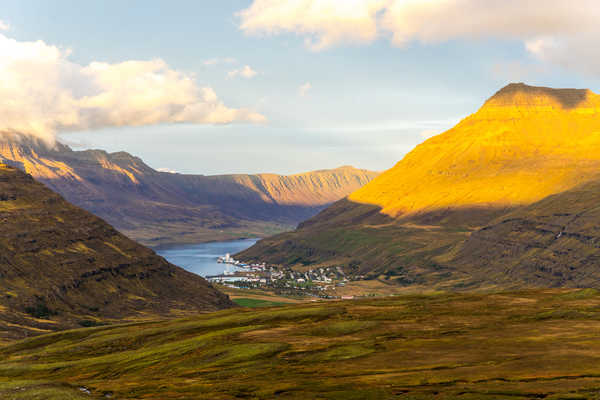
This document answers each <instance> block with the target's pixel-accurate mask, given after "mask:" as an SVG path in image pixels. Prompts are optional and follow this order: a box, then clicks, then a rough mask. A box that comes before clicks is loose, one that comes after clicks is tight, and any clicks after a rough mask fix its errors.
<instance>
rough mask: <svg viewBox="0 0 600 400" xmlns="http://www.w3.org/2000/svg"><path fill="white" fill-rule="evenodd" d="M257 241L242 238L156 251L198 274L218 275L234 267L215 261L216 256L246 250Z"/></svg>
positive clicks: (170, 260)
mask: <svg viewBox="0 0 600 400" xmlns="http://www.w3.org/2000/svg"><path fill="white" fill-rule="evenodd" d="M257 241H258V239H242V240H229V241H226V242H210V243H198V244H186V245H181V246H174V247H168V248H165V249H160V250H157V251H156V253H158V255H160V256H162V257H164V258H165V259H166V260H167V261H169V262H170V263H172V264H175V265H178V266H180V267H181V268H184V269H186V270H188V271H190V272H193V273H195V274H198V275H200V276H208V275H218V274H222V273H223V271H225V270H228V271H234V270H235V269H236V268H235V267H234V266H233V265H230V264H219V263H217V257H222V256H224V255H225V254H226V253H229V254H231V255H233V254H235V253H238V252H240V251H242V250H246V249H247V248H248V247H250V246H252V245H253V244H254V243H256V242H257Z"/></svg>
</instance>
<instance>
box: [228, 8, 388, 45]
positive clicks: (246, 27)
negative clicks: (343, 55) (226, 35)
mask: <svg viewBox="0 0 600 400" xmlns="http://www.w3.org/2000/svg"><path fill="white" fill-rule="evenodd" d="M387 2H388V1H387V0H254V2H253V3H252V4H251V5H250V7H248V8H247V9H245V10H242V11H240V12H238V13H237V15H238V17H239V18H240V20H241V23H240V28H241V29H242V30H243V31H244V32H246V33H248V34H260V33H265V34H279V33H282V32H293V33H298V34H300V35H303V36H305V37H306V44H307V46H308V47H309V48H311V49H313V50H323V49H325V48H328V47H330V46H332V45H334V44H337V43H339V42H362V43H366V42H370V41H372V40H373V39H375V38H376V36H377V23H376V18H377V13H378V12H379V11H380V10H381V8H382V7H383V6H384V5H385V4H386V3H387Z"/></svg>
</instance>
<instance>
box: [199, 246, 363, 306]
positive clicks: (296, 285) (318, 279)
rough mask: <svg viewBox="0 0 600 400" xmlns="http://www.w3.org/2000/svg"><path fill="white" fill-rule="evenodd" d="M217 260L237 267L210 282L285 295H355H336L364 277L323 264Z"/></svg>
mask: <svg viewBox="0 0 600 400" xmlns="http://www.w3.org/2000/svg"><path fill="white" fill-rule="evenodd" d="M217 262H219V263H223V264H229V265H232V266H234V267H235V269H234V270H233V271H230V270H225V271H224V272H223V274H220V275H213V276H207V277H206V279H208V280H209V281H210V282H214V283H218V284H222V285H224V286H228V287H231V288H237V289H264V290H269V291H272V292H274V293H275V294H278V295H283V296H301V297H304V296H310V297H318V298H322V299H340V298H344V299H345V298H351V297H352V296H338V295H336V288H341V287H344V286H345V285H346V283H347V282H349V281H350V280H354V279H356V278H362V277H351V276H347V274H346V273H344V271H343V270H342V268H340V267H321V268H315V269H310V268H309V269H307V270H306V271H297V270H293V269H291V268H289V267H285V266H280V265H267V264H266V263H261V264H258V263H251V264H245V263H242V262H240V261H239V260H235V259H234V258H232V257H231V256H230V255H229V254H226V255H225V256H224V257H219V258H218V260H217Z"/></svg>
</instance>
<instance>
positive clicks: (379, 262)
mask: <svg viewBox="0 0 600 400" xmlns="http://www.w3.org/2000/svg"><path fill="white" fill-rule="evenodd" d="M599 172H600V96H598V95H596V94H594V93H592V92H590V91H589V90H578V89H550V88H541V87H531V86H527V85H524V84H511V85H508V86H507V87H505V88H503V89H501V90H500V91H499V92H497V93H496V94H495V95H494V96H492V97H491V98H490V99H489V100H488V101H486V102H485V104H484V105H483V106H482V107H481V109H480V110H479V111H477V112H476V113H475V114H473V115H471V116H469V117H467V118H465V119H464V120H462V121H461V122H460V123H459V124H458V125H456V126H455V127H454V128H452V129H450V130H449V131H447V132H444V133H442V134H440V135H438V136H436V137H433V138H431V139H429V140H427V141H425V142H424V143H422V144H420V145H419V146H417V147H416V148H415V149H414V150H413V151H412V152H410V153H409V154H408V155H407V156H406V157H405V158H404V159H403V160H401V161H400V162H399V163H398V164H397V165H396V166H394V167H393V168H391V169H390V170H388V171H386V172H384V173H382V174H381V175H380V176H379V177H377V178H376V179H374V180H373V181H372V182H370V183H369V184H367V185H365V186H364V187H362V188H361V189H359V190H357V191H356V192H353V193H352V194H351V195H349V196H348V198H347V199H345V200H342V201H339V202H337V203H335V204H334V205H332V206H331V207H329V208H328V209H326V210H324V211H323V212H321V213H320V214H319V215H317V216H316V217H314V218H311V219H309V220H308V221H305V222H303V223H302V224H301V225H300V226H299V229H298V230H296V231H295V232H292V233H288V234H282V235H279V236H275V237H272V238H268V239H265V240H263V241H260V242H258V243H257V245H255V246H254V247H253V248H251V249H249V250H247V251H245V252H243V253H242V254H241V255H240V256H241V257H242V258H245V259H260V260H265V261H272V262H278V263H284V264H336V265H345V266H346V267H349V268H353V269H355V270H358V271H360V272H361V273H362V274H367V275H368V276H370V277H373V278H374V277H379V278H380V279H387V280H393V281H396V282H398V283H400V284H403V285H409V286H411V285H413V286H419V287H442V288H467V287H471V288H473V287H494V286H495V285H500V286H502V287H506V286H524V285H533V286H535V285H541V286H544V285H552V286H577V285H587V284H591V283H592V282H595V281H594V279H596V278H595V275H593V274H592V275H589V274H590V273H591V270H590V269H589V268H592V267H591V266H592V265H595V264H594V261H593V260H594V259H595V257H597V255H600V253H597V250H596V248H595V244H594V243H596V242H595V239H592V238H594V237H595V236H594V235H591V236H590V235H588V233H589V232H588V233H583V232H582V231H581V230H582V229H583V230H589V228H590V227H591V226H592V225H593V224H595V223H599V224H600V220H598V219H597V218H596V214H595V211H593V208H594V207H595V206H594V205H593V204H594V201H593V200H589V201H587V202H585V207H584V206H583V205H582V203H580V202H579V203H578V202H576V201H574V199H576V198H577V196H579V195H582V196H584V194H583V193H586V194H585V196H587V197H590V196H591V197H593V196H594V192H593V190H591V189H589V188H588V189H586V190H585V191H583V192H582V190H583V189H581V187H582V185H585V184H587V183H589V184H590V185H591V184H592V183H591V182H597V181H599ZM590 187H592V186H590ZM559 194H563V195H559ZM553 195H556V196H553ZM599 200H600V199H599ZM538 202H539V203H538ZM547 204H552V207H551V208H552V210H553V211H552V212H549V213H548V214H543V216H540V215H538V214H536V213H538V211H539V210H540V209H539V208H537V207H542V209H546V207H547V206H546V205H547ZM530 205H531V207H534V205H535V207H534V208H530ZM580 215H585V218H581V219H578V218H575V217H576V216H580ZM569 216H570V217H569ZM540 218H541V219H540ZM569 218H575V220H574V221H576V222H569V224H570V225H569V224H567V221H568V220H569ZM582 223H584V226H583V225H579V224H582ZM544 224H550V225H551V226H553V228H552V229H550V228H548V226H546V227H545V226H544ZM555 225H556V226H555ZM567 225H568V226H570V228H569V229H573V231H572V233H573V235H570V236H568V235H567V236H565V237H563V236H560V237H559V239H560V240H559V242H557V243H554V242H553V241H552V240H550V239H551V238H553V237H555V236H557V235H559V233H560V229H559V228H558V227H559V226H564V227H565V229H566V231H568V230H569V229H567ZM482 228H485V229H482ZM566 231H565V232H566ZM544 232H545V233H544ZM565 234H566V233H563V235H565ZM577 235H579V236H577ZM566 237H569V238H570V239H569V240H570V241H569V242H565V240H566V239H565V238H566ZM575 238H584V239H581V240H579V239H575ZM513 240H514V241H513ZM574 240H575V241H577V240H579V241H578V242H577V245H574V243H575V242H573V241H574ZM570 244H573V245H574V247H569V249H570V250H568V251H567V250H566V249H565V248H563V247H561V246H567V247H568V246H569V245H570ZM553 246H558V247H553ZM575 249H579V250H580V251H581V252H582V253H581V254H580V255H579V256H578V255H577V254H576V253H577V252H576V251H575ZM565 251H566V253H565V254H568V256H567V255H565V254H563V253H564V252H565ZM561 252H563V253H561ZM502 254H504V255H505V257H504V256H503V257H504V258H502V257H500V256H501V255H502ZM583 254H585V256H583ZM483 260H486V261H485V262H484V261H483ZM506 263H508V264H506ZM572 263H575V264H577V263H585V264H586V265H588V266H589V268H588V269H586V268H583V267H581V268H580V267H574V269H573V270H570V269H569V268H571V267H573V265H571V264H572ZM513 267H514V268H513ZM526 271H528V272H526ZM594 284H595V285H597V283H594Z"/></svg>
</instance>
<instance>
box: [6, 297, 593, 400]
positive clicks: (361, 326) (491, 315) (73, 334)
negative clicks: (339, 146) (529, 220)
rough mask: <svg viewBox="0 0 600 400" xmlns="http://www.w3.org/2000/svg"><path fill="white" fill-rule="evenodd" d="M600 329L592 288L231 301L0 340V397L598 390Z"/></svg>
mask: <svg viewBox="0 0 600 400" xmlns="http://www.w3.org/2000/svg"><path fill="white" fill-rule="evenodd" d="M599 338H600V292H598V291H595V290H591V289H585V290H531V291H518V292H504V293H488V294H481V293H480V294H448V293H434V294H428V295H402V296H393V297H387V298H379V299H364V300H354V301H344V302H316V303H300V304H291V305H285V306H281V307H271V308H261V309H250V308H238V309H232V310H227V311H221V312H216V313H212V314H202V315H198V316H196V317H193V318H186V319H178V320H165V321H156V322H145V323H134V324H125V325H112V326H101V327H93V328H84V329H77V330H70V331H63V332H58V333H53V334H46V335H42V336H38V337H35V338H30V339H27V340H24V341H20V342H14V343H12V344H9V345H6V346H4V347H1V348H0V360H1V362H0V398H2V399H61V400H62V399H90V398H115V399H234V398H244V399H271V398H281V399H386V398H394V399H429V398H435V399H515V400H516V399H553V400H555V399H600V340H599ZM88 392H89V393H88Z"/></svg>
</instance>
